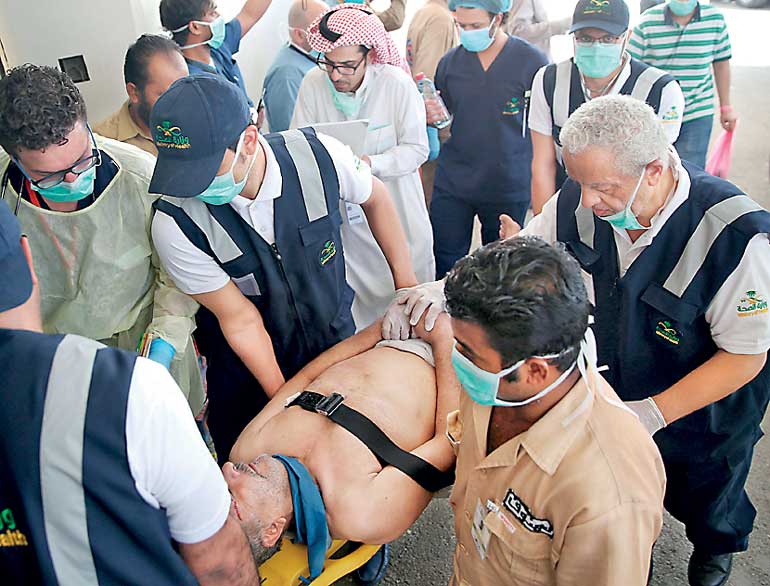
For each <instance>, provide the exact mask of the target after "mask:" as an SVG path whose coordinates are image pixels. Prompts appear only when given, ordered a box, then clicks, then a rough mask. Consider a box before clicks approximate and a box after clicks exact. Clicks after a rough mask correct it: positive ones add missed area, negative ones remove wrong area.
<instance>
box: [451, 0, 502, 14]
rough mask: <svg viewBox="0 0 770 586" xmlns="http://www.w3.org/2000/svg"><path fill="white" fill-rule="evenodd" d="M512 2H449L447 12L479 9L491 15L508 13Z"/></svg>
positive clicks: (454, 0)
mask: <svg viewBox="0 0 770 586" xmlns="http://www.w3.org/2000/svg"><path fill="white" fill-rule="evenodd" d="M512 4H513V0H449V10H450V11H452V12H454V11H455V10H456V9H458V8H481V9H482V10H486V11H487V12H491V13H492V14H500V13H501V12H508V11H509V10H510V9H511V5H512Z"/></svg>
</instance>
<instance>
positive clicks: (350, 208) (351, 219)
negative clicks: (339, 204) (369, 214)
mask: <svg viewBox="0 0 770 586" xmlns="http://www.w3.org/2000/svg"><path fill="white" fill-rule="evenodd" d="M345 213H346V214H347V216H348V224H350V225H351V226H355V225H356V224H363V223H364V210H363V209H361V206H359V205H356V204H354V203H349V202H345Z"/></svg>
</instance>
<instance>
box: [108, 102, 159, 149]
mask: <svg viewBox="0 0 770 586" xmlns="http://www.w3.org/2000/svg"><path fill="white" fill-rule="evenodd" d="M135 136H141V137H142V138H146V139H147V140H150V141H152V138H151V137H149V136H147V135H146V134H145V133H144V132H143V131H142V129H141V128H139V126H137V124H136V122H134V119H133V118H131V112H129V110H128V100H126V101H125V102H124V103H123V105H122V106H121V108H120V110H119V111H118V132H117V137H116V140H118V141H120V142H125V141H127V140H129V139H131V138H134V137H135Z"/></svg>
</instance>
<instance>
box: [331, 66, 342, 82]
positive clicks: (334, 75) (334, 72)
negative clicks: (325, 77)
mask: <svg viewBox="0 0 770 586" xmlns="http://www.w3.org/2000/svg"><path fill="white" fill-rule="evenodd" d="M329 79H331V80H332V81H339V80H340V79H342V75H340V72H339V71H337V70H336V69H332V72H331V73H330V74H329Z"/></svg>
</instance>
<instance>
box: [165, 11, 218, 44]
mask: <svg viewBox="0 0 770 586" xmlns="http://www.w3.org/2000/svg"><path fill="white" fill-rule="evenodd" d="M194 22H197V23H198V24H203V25H205V26H207V27H209V28H210V29H211V38H210V39H209V40H208V41H203V42H202V43H193V44H192V45H184V46H183V47H180V48H181V49H192V48H193V47H199V46H200V45H208V46H209V47H211V48H212V49H219V47H221V46H222V43H224V42H225V37H226V36H227V29H226V28H225V19H224V18H222V17H221V16H217V17H216V18H215V19H214V20H212V21H211V22H206V21H205V20H196V21H194ZM187 26H188V25H184V26H180V27H179V28H178V29H174V30H173V31H171V32H172V33H179V32H182V31H183V30H184V29H186V28H187Z"/></svg>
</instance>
